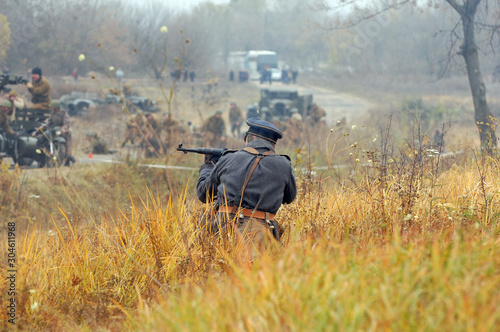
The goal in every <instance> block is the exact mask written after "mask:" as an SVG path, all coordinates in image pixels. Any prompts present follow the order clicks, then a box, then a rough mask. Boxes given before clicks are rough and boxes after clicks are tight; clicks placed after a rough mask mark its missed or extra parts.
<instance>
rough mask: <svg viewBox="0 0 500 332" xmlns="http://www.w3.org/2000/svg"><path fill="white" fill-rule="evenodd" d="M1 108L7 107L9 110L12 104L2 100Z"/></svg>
mask: <svg viewBox="0 0 500 332" xmlns="http://www.w3.org/2000/svg"><path fill="white" fill-rule="evenodd" d="M0 106H1V107H8V108H11V107H12V104H11V103H10V101H8V100H4V101H2V104H1V105H0Z"/></svg>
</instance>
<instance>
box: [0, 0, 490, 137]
mask: <svg viewBox="0 0 500 332" xmlns="http://www.w3.org/2000/svg"><path fill="white" fill-rule="evenodd" d="M330 3H333V4H336V5H334V6H332V5H330ZM357 4H358V6H356V5H357ZM0 10H1V14H3V15H2V16H0V30H1V31H0V33H1V34H0V35H1V36H2V37H1V38H0V47H1V50H0V65H2V64H5V63H7V65H8V66H9V67H10V68H11V69H15V70H19V69H27V68H31V67H32V66H33V65H37V66H41V67H43V68H44V69H45V70H46V71H48V72H51V73H53V74H69V73H71V71H72V70H73V68H75V67H77V66H78V67H79V68H78V70H79V71H80V73H81V72H85V71H88V70H90V69H91V68H90V67H89V65H88V63H79V62H78V60H77V58H78V54H81V53H84V54H86V55H87V56H90V57H91V59H92V60H93V62H94V64H95V65H98V66H100V68H103V70H106V69H105V68H108V66H109V65H113V66H114V67H122V68H125V69H126V70H127V71H128V72H129V73H130V72H134V73H137V74H138V75H140V76H144V74H145V73H149V74H150V75H151V76H153V75H154V74H155V68H156V69H157V68H159V67H163V68H166V70H167V71H171V70H173V69H174V68H176V66H177V64H176V62H175V60H174V59H175V58H180V57H182V58H183V61H184V62H183V65H184V67H187V68H189V69H195V70H198V71H199V70H205V69H216V70H217V69H222V68H224V59H225V58H226V56H227V54H229V52H231V51H241V50H250V49H270V50H274V51H277V52H278V54H279V55H280V58H281V60H283V61H285V62H286V63H288V64H289V65H291V66H294V67H298V68H300V67H301V66H302V67H305V66H308V67H317V66H319V65H320V64H328V65H329V66H330V67H332V68H337V69H340V72H342V71H346V72H347V73H349V74H356V73H357V74H359V75H360V76H362V77H366V76H367V75H369V74H374V75H377V76H379V75H385V76H389V77H391V76H392V77H398V76H403V77H401V78H402V79H408V78H409V77H412V76H415V75H420V76H421V75H424V76H429V77H441V76H443V75H447V74H449V73H451V72H453V70H461V71H462V72H465V73H467V75H468V77H469V83H470V87H471V90H472V96H473V100H474V106H475V110H476V122H477V123H478V127H479V131H480V133H481V140H482V141H483V142H487V143H488V145H489V146H494V145H496V137H495V135H494V125H493V123H492V122H493V121H492V118H491V114H490V112H489V109H488V106H487V103H486V96H485V91H486V89H485V83H484V79H483V76H482V72H484V71H486V72H487V73H491V72H492V71H493V68H494V67H495V65H496V62H499V63H500V61H498V60H497V59H496V58H495V51H500V47H499V41H498V39H496V36H497V32H498V31H499V29H500V24H499V22H500V5H499V3H498V1H496V0H429V1H426V2H425V5H421V4H420V2H418V1H414V0H381V1H379V2H376V3H375V4H372V3H370V4H367V3H366V1H362V0H359V1H358V0H351V1H341V2H338V1H328V0H324V1H317V0H273V1H271V0H267V1H266V0H245V1H243V0H231V1H230V2H229V3H228V4H222V5H216V4H212V3H203V4H201V5H199V6H197V7H196V8H194V9H193V10H191V11H189V12H176V11H174V10H173V9H172V8H169V7H166V6H165V5H164V3H163V2H160V1H159V0H149V1H145V2H142V3H141V4H139V3H135V4H132V3H124V2H121V1H118V0H88V1H76V0H69V1H68V0H66V1H63V0H44V1H41V0H25V1H22V2H20V1H10V2H7V3H6V4H3V5H2V8H1V9H0ZM5 18H6V20H7V22H8V24H7V22H6V21H5ZM163 26H167V27H168V37H167V38H165V36H166V35H164V34H162V33H161V32H160V31H161V28H162V27H163ZM9 33H10V36H9ZM187 40H189V44H188V45H189V47H188V51H187V52H185V49H186V44H187V43H186V41H187ZM165 60H166V63H165ZM464 60H465V61H464ZM480 60H481V61H480ZM1 62H3V63H1ZM164 65H166V67H164ZM227 69H228V68H227Z"/></svg>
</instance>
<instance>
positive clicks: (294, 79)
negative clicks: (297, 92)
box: [292, 69, 299, 84]
mask: <svg viewBox="0 0 500 332" xmlns="http://www.w3.org/2000/svg"><path fill="white" fill-rule="evenodd" d="M298 75H299V72H298V71H297V69H292V83H293V84H295V83H297V76H298Z"/></svg>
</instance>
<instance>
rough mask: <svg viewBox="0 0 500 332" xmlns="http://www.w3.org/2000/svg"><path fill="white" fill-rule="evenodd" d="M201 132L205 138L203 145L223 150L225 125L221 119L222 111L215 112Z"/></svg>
mask: <svg viewBox="0 0 500 332" xmlns="http://www.w3.org/2000/svg"><path fill="white" fill-rule="evenodd" d="M201 132H202V133H203V135H204V138H205V145H206V146H210V147H213V148H223V147H224V146H225V144H226V123H225V122H224V119H223V118H222V111H221V110H217V111H216V112H215V114H214V115H212V116H211V117H209V118H208V119H207V120H206V121H205V123H204V124H203V126H202V127H201Z"/></svg>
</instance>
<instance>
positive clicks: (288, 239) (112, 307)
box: [2, 159, 500, 331]
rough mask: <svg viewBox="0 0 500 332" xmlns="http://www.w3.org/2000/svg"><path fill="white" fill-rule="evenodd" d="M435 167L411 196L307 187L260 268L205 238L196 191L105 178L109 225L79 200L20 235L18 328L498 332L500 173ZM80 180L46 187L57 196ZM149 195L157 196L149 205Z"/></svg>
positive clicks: (386, 184)
mask: <svg viewBox="0 0 500 332" xmlns="http://www.w3.org/2000/svg"><path fill="white" fill-rule="evenodd" d="M429 165H430V164H423V165H422V168H420V169H419V170H418V172H417V173H419V174H422V175H425V176H421V177H418V180H416V182H411V180H410V179H409V178H408V176H409V175H410V174H411V172H410V171H409V170H410V169H409V170H407V171H406V172H402V171H399V172H398V168H393V167H394V166H390V167H388V168H387V169H385V171H387V173H386V174H387V176H386V177H385V178H382V177H381V173H380V172H381V171H382V169H381V168H373V167H359V168H358V169H357V171H356V172H355V173H352V174H351V176H350V177H347V178H346V177H339V176H337V175H336V174H335V171H333V170H332V171H325V172H324V173H321V174H317V175H316V176H310V175H309V174H307V173H306V174H305V175H302V176H299V179H298V180H299V183H298V185H299V188H300V191H299V197H298V199H297V201H296V202H294V203H293V204H291V205H289V206H286V207H284V208H283V209H282V210H280V213H279V214H278V220H279V221H280V222H281V223H282V224H283V226H284V227H285V229H286V232H285V235H284V237H283V246H281V247H279V248H274V249H271V250H270V251H269V252H268V253H264V254H263V256H262V257H261V258H260V259H257V260H254V261H253V263H252V262H250V261H249V260H248V257H247V256H246V255H245V254H244V250H242V248H241V247H240V246H241V244H240V243H238V242H236V241H221V240H220V239H219V240H217V239H209V238H207V237H202V236H200V232H199V230H198V228H197V220H199V219H200V217H201V214H202V213H203V211H204V206H203V205H202V204H199V203H197V201H196V199H195V198H194V197H193V195H192V194H191V193H189V192H188V190H183V189H181V190H180V192H175V194H174V193H173V192H172V193H171V194H170V195H165V193H166V192H167V189H168V188H165V183H168V181H172V179H177V180H178V176H175V174H170V175H169V174H167V175H166V176H167V177H170V180H169V179H167V180H165V181H158V180H157V178H156V177H155V176H158V177H159V176H160V174H161V173H158V174H156V175H155V174H152V173H146V174H140V173H139V172H138V171H137V169H136V168H134V166H123V165H122V166H103V167H102V168H101V169H100V172H99V173H98V174H100V175H98V176H97V177H96V178H95V177H94V182H92V181H91V183H93V185H94V186H95V187H94V188H99V189H100V190H101V191H102V192H101V195H103V196H102V198H101V201H100V204H99V206H101V209H102V210H98V209H95V208H92V207H91V206H87V207H84V206H83V205H85V204H84V203H86V204H89V203H90V202H91V201H92V200H86V201H85V200H84V198H83V197H82V198H73V199H72V200H69V199H68V201H67V202H66V203H64V204H61V205H60V206H61V208H60V209H58V208H57V205H58V204H56V202H55V201H50V202H46V204H48V205H47V206H46V207H45V209H44V210H46V211H52V214H51V215H50V216H47V218H49V220H50V221H48V225H50V227H48V228H47V227H46V225H45V226H44V225H42V223H35V222H30V223H28V224H27V225H26V229H25V231H19V233H18V237H17V240H16V241H17V250H18V252H17V254H18V258H19V261H18V268H17V271H18V278H17V286H16V288H17V292H18V294H17V327H20V328H24V329H29V330H31V329H40V330H60V331H63V330H69V329H77V330H78V329H82V330H113V331H120V330H125V329H127V330H129V329H131V330H184V331H185V330H190V331H191V330H223V331H230V330H290V331H291V330H301V331H306V330H332V331H333V330H381V329H383V330H424V331H427V330H429V331H431V330H453V331H466V330H481V331H495V330H498V328H499V327H500V311H499V309H498V306H497V304H498V301H499V300H500V291H499V289H500V278H499V276H498V268H499V266H500V259H499V257H500V246H499V241H498V237H499V234H500V225H499V223H498V216H499V215H500V210H499V206H500V205H499V204H498V203H499V202H498V199H499V198H498V195H497V194H496V193H497V192H498V191H499V189H500V188H499V183H498V181H497V180H496V179H498V177H499V174H498V165H497V163H496V161H494V160H484V161H480V160H475V159H469V160H467V159H466V160H464V161H462V162H461V163H460V164H455V165H453V166H451V167H450V168H448V169H447V170H446V171H438V172H435V169H434V168H431V167H428V166H429ZM79 171H81V172H83V173H82V174H79V176H78V177H77V178H78V179H80V180H78V181H83V180H81V179H82V178H85V177H84V176H83V175H84V174H85V173H84V172H92V170H91V169H90V168H89V169H82V170H79ZM72 176H73V175H72V174H66V177H67V179H66V180H65V181H66V182H63V183H56V182H54V181H55V179H54V178H50V177H49V178H47V181H48V183H47V186H48V187H49V188H51V192H52V193H54V196H55V197H58V196H57V195H62V196H64V195H63V194H62V193H63V192H65V191H64V190H62V189H57V188H58V187H68V184H67V183H68V182H71V181H70V180H69V179H70V178H71V177H72ZM161 176H162V177H163V176H164V175H161ZM145 179H146V180H145ZM155 181H157V182H156V183H160V182H162V183H163V185H164V186H158V189H154V190H153V189H151V190H149V191H148V190H147V186H146V185H148V186H149V188H152V187H153V184H154V183H155ZM83 182H85V181H83ZM87 182H88V181H87ZM411 183H413V185H412V186H411V185H410V184H411ZM25 185H26V186H29V185H30V182H29V180H28V181H27V183H26V184H25ZM79 186H83V184H81V183H80V182H79V184H78V185H76V184H72V185H71V186H69V188H80V190H82V189H81V188H83V187H79ZM107 186H109V188H114V189H118V190H114V191H113V192H117V194H116V195H117V196H113V195H111V194H109V193H108V194H106V195H105V192H106V190H108V189H107ZM120 186H121V187H120ZM140 187H142V190H131V189H138V188H140ZM176 188H186V189H187V187H186V186H181V185H180V184H178V185H176ZM59 190H61V194H56V193H58V192H59ZM65 190H66V191H69V190H75V193H76V189H68V188H66V189H65ZM89 190H90V189H89ZM109 190H110V189H109ZM162 190H164V191H162ZM128 192H133V193H134V194H132V199H130V197H125V196H128V194H127V193H128ZM93 193H94V194H95V195H99V194H98V193H97V192H96V190H94V191H93ZM70 196H73V195H70ZM83 196H85V195H83ZM110 197H114V198H113V199H114V200H111V199H110ZM95 199H99V196H97V197H95ZM104 199H105V200H106V201H105V202H109V204H103V203H104V201H103V200H104ZM122 199H123V200H125V199H127V200H128V203H127V204H126V205H124V203H123V201H122ZM66 204H67V205H66ZM111 204H114V208H109V209H108V207H107V206H111ZM72 209H74V210H72ZM74 211H78V214H79V215H80V216H81V218H83V219H84V220H85V223H83V222H80V223H75V220H74V219H73V218H74V217H72V215H74V213H75V212H74ZM2 241H5V239H2ZM5 245H6V244H5V242H4V244H3V246H4V247H5ZM5 261H6V257H4V258H2V262H5ZM6 269H7V268H6V267H4V271H5V270H6ZM5 273H6V272H5ZM6 287H7V284H6V283H5V282H4V283H2V296H3V299H4V301H6V300H7V297H6V294H7V291H6ZM4 303H6V302H4ZM2 319H3V320H4V326H9V325H8V324H6V323H5V319H6V317H5V313H2Z"/></svg>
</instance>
